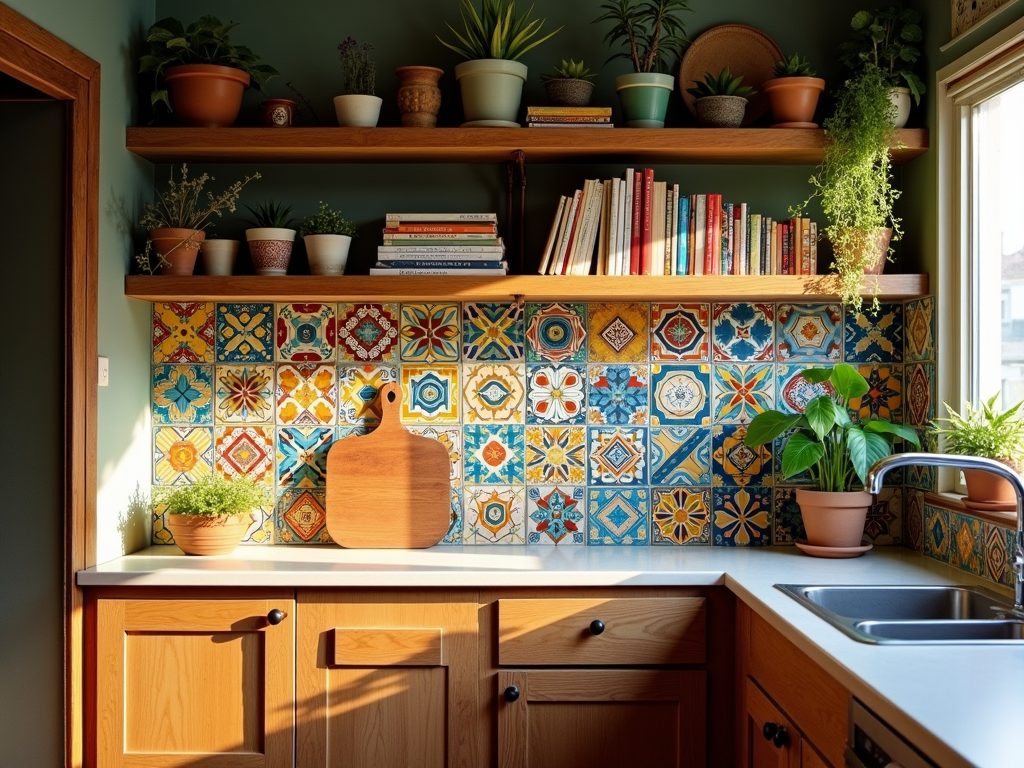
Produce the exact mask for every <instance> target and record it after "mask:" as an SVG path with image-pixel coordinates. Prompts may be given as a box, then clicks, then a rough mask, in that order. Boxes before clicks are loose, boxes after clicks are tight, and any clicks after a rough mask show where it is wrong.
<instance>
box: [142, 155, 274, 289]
mask: <svg viewBox="0 0 1024 768" xmlns="http://www.w3.org/2000/svg"><path fill="white" fill-rule="evenodd" d="M258 178H260V174H258V173H254V174H253V175H252V176H246V177H245V178H244V180H242V181H236V182H235V183H234V184H232V185H230V186H229V187H228V188H227V189H226V190H224V192H221V193H220V194H219V195H215V194H213V193H212V192H206V199H205V200H204V199H203V192H204V191H205V187H206V182H208V181H214V180H215V179H214V177H213V176H210V175H209V174H208V173H204V174H202V175H201V176H198V177H196V178H194V179H190V178H189V177H188V165H187V164H185V163H182V166H181V180H180V181H175V179H174V167H173V166H172V167H171V178H170V181H169V182H168V184H167V190H166V191H165V192H157V200H156V202H155V203H146V206H145V209H144V210H143V214H142V220H141V221H140V224H141V226H143V227H144V228H145V229H147V230H148V231H149V240H148V242H147V251H148V250H149V249H150V248H151V249H152V251H153V252H154V253H155V254H156V260H157V262H158V263H159V265H160V267H161V270H160V271H161V273H162V274H165V275H191V274H192V271H193V270H194V269H195V265H196V255H197V254H198V253H199V246H200V244H201V243H202V242H203V239H204V238H205V237H206V232H205V231H204V230H205V229H206V228H208V227H212V226H213V222H212V221H211V219H212V218H213V216H222V215H223V211H232V212H233V211H234V210H235V203H236V202H237V201H238V196H239V195H240V194H241V192H242V187H244V186H245V185H246V184H248V183H249V182H250V181H252V180H253V179H258ZM147 256H148V253H147Z"/></svg>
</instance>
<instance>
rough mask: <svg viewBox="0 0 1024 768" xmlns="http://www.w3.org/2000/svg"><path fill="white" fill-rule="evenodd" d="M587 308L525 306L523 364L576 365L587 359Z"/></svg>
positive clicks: (570, 305) (578, 305) (546, 305)
mask: <svg viewBox="0 0 1024 768" xmlns="http://www.w3.org/2000/svg"><path fill="white" fill-rule="evenodd" d="M586 316H587V314H586V305H584V304H529V303H528V304H527V305H526V361H527V362H529V363H539V362H545V361H547V362H552V363H562V362H568V363H578V362H583V361H584V360H586V359H587V344H586V342H587V325H586Z"/></svg>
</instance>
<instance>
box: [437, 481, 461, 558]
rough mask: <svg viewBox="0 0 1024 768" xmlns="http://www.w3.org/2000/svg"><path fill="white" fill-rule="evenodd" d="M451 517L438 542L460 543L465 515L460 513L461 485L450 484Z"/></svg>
mask: <svg viewBox="0 0 1024 768" xmlns="http://www.w3.org/2000/svg"><path fill="white" fill-rule="evenodd" d="M451 510H452V511H451V518H450V520H449V522H448V531H447V533H445V535H444V538H443V539H441V541H440V542H438V543H439V544H461V543H462V537H463V529H464V527H465V516H464V515H463V513H462V486H461V485H459V486H454V485H453V486H452V503H451Z"/></svg>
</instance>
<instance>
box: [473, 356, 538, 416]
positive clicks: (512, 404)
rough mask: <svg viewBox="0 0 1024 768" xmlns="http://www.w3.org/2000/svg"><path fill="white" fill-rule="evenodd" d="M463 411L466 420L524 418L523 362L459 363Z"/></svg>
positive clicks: (524, 382) (524, 381)
mask: <svg viewBox="0 0 1024 768" xmlns="http://www.w3.org/2000/svg"><path fill="white" fill-rule="evenodd" d="M462 379H463V384H462V413H463V420H464V421H465V422H466V423H467V424H468V423H473V422H477V421H482V422H509V421H510V422H515V423H517V424H522V423H523V419H524V418H525V403H526V366H525V365H517V364H515V363H473V364H467V365H464V366H463V367H462Z"/></svg>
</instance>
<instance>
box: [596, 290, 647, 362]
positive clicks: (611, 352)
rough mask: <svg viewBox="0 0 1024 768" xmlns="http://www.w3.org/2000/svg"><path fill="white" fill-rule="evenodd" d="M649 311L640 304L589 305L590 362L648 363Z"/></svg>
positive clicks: (644, 305)
mask: <svg viewBox="0 0 1024 768" xmlns="http://www.w3.org/2000/svg"><path fill="white" fill-rule="evenodd" d="M647 312H648V305H647V304H641V303H639V302H630V303H622V304H605V303H602V304H588V305H587V336H588V337H589V339H590V346H589V350H590V362H592V363H644V362H647V336H648V331H647V325H648V323H647Z"/></svg>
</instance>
